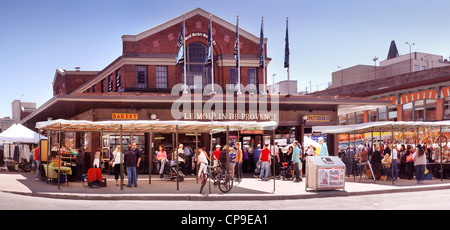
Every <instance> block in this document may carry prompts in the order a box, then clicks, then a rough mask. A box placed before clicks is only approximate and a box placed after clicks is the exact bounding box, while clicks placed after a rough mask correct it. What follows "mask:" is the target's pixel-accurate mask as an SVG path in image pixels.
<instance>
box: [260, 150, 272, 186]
mask: <svg viewBox="0 0 450 230" xmlns="http://www.w3.org/2000/svg"><path fill="white" fill-rule="evenodd" d="M259 161H261V174H260V175H261V180H263V181H268V179H267V176H268V175H269V169H270V165H271V160H270V150H269V144H265V145H264V149H263V150H261V155H260V156H259Z"/></svg>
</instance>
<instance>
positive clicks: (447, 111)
mask: <svg viewBox="0 0 450 230" xmlns="http://www.w3.org/2000/svg"><path fill="white" fill-rule="evenodd" d="M444 120H450V97H446V98H444Z"/></svg>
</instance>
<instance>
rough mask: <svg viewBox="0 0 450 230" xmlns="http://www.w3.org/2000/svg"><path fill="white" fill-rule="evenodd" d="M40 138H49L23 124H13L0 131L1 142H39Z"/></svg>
mask: <svg viewBox="0 0 450 230" xmlns="http://www.w3.org/2000/svg"><path fill="white" fill-rule="evenodd" d="M39 138H40V139H47V137H45V136H42V135H39V134H38V133H36V132H34V131H33V130H31V129H29V128H27V127H25V126H23V125H21V124H13V125H12V126H11V127H9V128H8V129H7V130H5V131H4V132H3V133H0V142H1V141H3V142H23V143H38V142H39Z"/></svg>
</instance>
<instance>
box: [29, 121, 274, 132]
mask: <svg viewBox="0 0 450 230" xmlns="http://www.w3.org/2000/svg"><path fill="white" fill-rule="evenodd" d="M277 126H278V123H277V122H275V121H266V122H256V121H214V122H200V121H176V120H175V121H159V120H136V121H129V120H127V121H83V120H63V119H59V120H53V121H43V122H37V123H36V128H37V129H39V130H60V129H61V130H62V131H65V132H76V131H83V132H100V130H102V131H103V132H120V130H122V132H150V130H151V131H152V132H154V133H175V132H176V131H177V127H178V133H195V132H196V131H198V133H210V132H211V129H212V130H213V133H219V132H224V131H226V130H227V127H228V129H229V130H230V131H237V130H272V129H274V128H276V127H277Z"/></svg>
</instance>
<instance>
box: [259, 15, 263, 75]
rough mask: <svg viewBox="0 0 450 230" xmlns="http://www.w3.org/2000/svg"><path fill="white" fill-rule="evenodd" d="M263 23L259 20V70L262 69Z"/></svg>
mask: <svg viewBox="0 0 450 230" xmlns="http://www.w3.org/2000/svg"><path fill="white" fill-rule="evenodd" d="M263 28H264V21H263V19H261V34H260V35H259V68H264V31H263Z"/></svg>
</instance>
